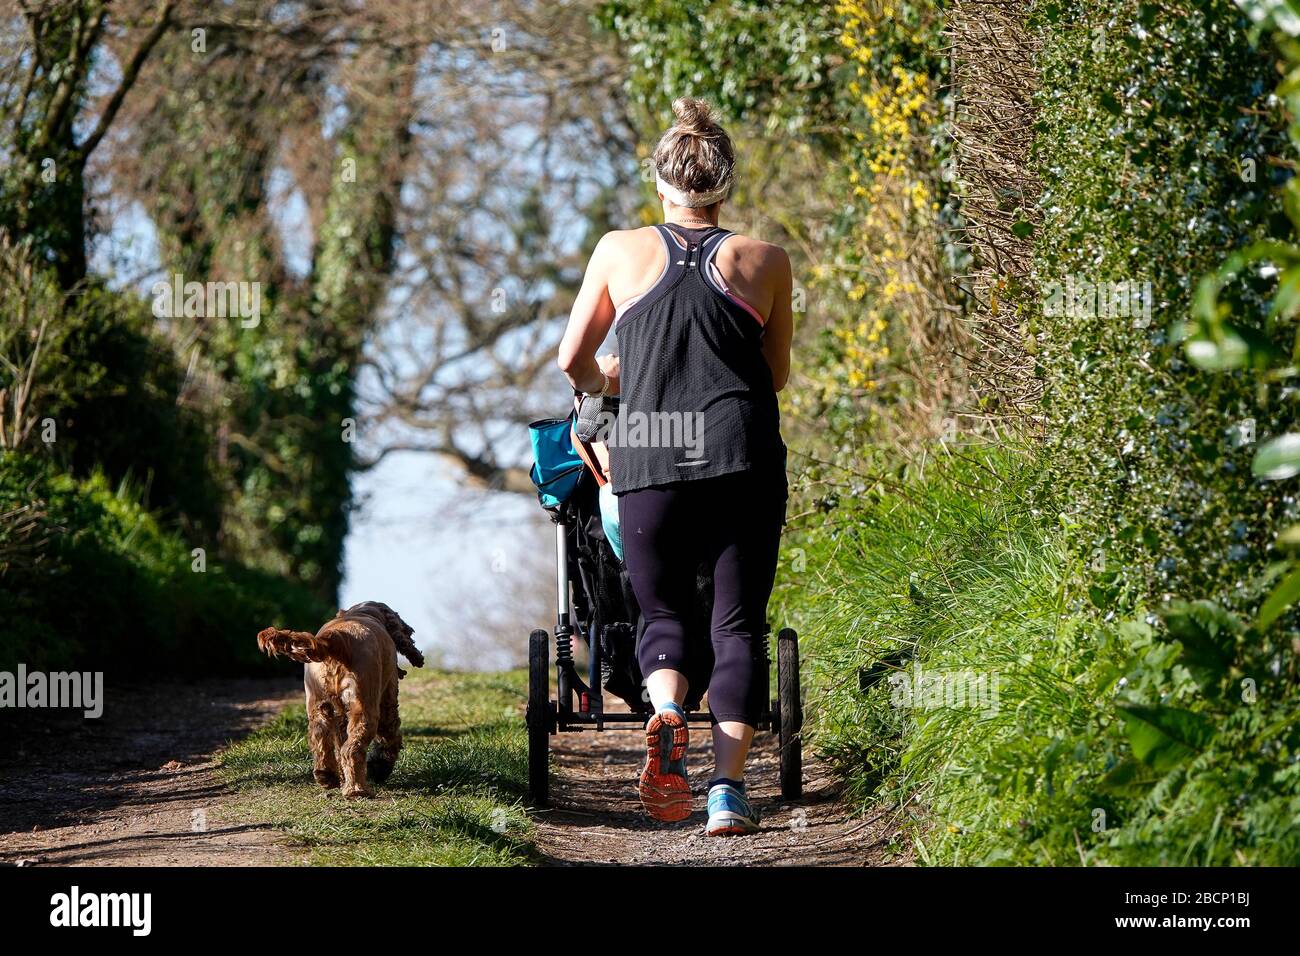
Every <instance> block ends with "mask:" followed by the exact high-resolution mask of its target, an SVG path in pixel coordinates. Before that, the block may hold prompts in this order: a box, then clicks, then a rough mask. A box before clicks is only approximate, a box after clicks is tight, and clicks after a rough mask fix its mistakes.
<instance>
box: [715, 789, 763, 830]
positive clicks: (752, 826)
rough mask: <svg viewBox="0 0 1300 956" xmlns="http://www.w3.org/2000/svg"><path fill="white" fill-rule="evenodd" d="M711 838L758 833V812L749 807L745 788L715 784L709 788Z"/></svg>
mask: <svg viewBox="0 0 1300 956" xmlns="http://www.w3.org/2000/svg"><path fill="white" fill-rule="evenodd" d="M705 832H706V833H708V835H709V836H741V835H743V834H746V833H757V832H758V811H757V810H755V809H754V808H753V807H751V806H750V805H749V798H748V797H746V796H745V786H744V784H741V785H740V786H739V787H735V786H732V785H731V784H729V783H715V784H714V785H713V786H711V787H709V823H708V826H707V827H706V829H705Z"/></svg>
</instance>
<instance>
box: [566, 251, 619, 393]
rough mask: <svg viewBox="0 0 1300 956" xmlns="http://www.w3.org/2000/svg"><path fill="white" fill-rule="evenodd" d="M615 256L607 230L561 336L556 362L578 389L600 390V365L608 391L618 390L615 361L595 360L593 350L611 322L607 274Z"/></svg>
mask: <svg viewBox="0 0 1300 956" xmlns="http://www.w3.org/2000/svg"><path fill="white" fill-rule="evenodd" d="M615 255H616V250H615V242H614V234H613V233H606V234H605V235H604V236H602V237H601V239H600V241H599V242H598V243H596V248H595V249H594V250H593V251H592V253H591V260H590V261H589V262H588V263H587V272H586V274H585V275H584V276H583V279H582V288H580V289H579V290H578V295H577V297H576V298H575V299H574V301H573V309H572V310H571V311H570V312H569V324H568V326H566V327H565V330H564V337H563V338H562V339H560V353H559V356H558V358H557V364H558V365H559V366H560V370H561V371H562V372H564V374H565V375H566V376H567V377H568V379H569V382H570V383H571V384H572V385H573V387H574V388H576V389H577V390H578V391H581V392H599V391H600V388H601V385H602V384H603V382H604V378H603V377H602V368H601V366H602V365H606V366H607V368H606V370H605V371H606V373H607V374H608V372H609V370H610V368H612V370H613V372H614V374H612V375H610V383H609V391H610V393H611V394H616V393H617V392H618V375H617V368H618V366H617V363H616V362H615V363H609V362H597V360H596V350H597V349H598V348H600V343H601V342H603V341H605V336H606V335H607V334H609V327H610V325H612V324H613V322H614V303H613V300H611V299H610V297H609V275H610V270H611V266H612V262H613V259H614V256H615Z"/></svg>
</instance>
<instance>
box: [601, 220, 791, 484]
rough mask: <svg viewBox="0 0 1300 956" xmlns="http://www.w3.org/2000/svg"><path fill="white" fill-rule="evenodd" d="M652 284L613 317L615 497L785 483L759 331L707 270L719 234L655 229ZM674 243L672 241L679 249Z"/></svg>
mask: <svg viewBox="0 0 1300 956" xmlns="http://www.w3.org/2000/svg"><path fill="white" fill-rule="evenodd" d="M655 229H656V230H658V232H659V237H660V239H662V240H663V243H664V248H665V250H666V252H667V257H668V258H667V264H666V265H665V266H664V271H663V274H662V275H660V277H659V280H658V281H657V282H656V283H655V284H654V285H653V286H651V287H650V289H649V290H648V291H647V292H646V293H645V294H644V295H643V296H642V297H641V298H640V300H638V301H637V302H636V303H635V304H634V305H632V307H631V308H629V309H628V310H627V312H625V313H624V314H623V315H622V316H620V317H619V319H618V323H617V325H616V327H615V333H616V335H617V337H618V350H619V370H620V371H619V375H620V380H619V387H620V404H619V414H618V423H617V427H616V428H615V429H614V433H613V434H612V435H611V437H610V441H609V446H610V447H609V464H610V475H611V477H612V479H613V486H614V491H615V492H616V493H618V494H623V493H625V492H629V491H637V490H639V489H642V488H654V487H659V486H661V485H668V484H673V483H676V482H680V481H691V480H696V479H700V478H712V477H716V476H718V475H728V474H733V473H735V472H740V471H754V472H760V473H763V474H765V475H768V476H771V477H772V478H774V479H779V480H780V481H782V482H784V480H785V444H784V443H783V442H782V441H781V425H780V415H779V413H778V411H777V403H776V392H775V391H774V389H773V387H772V370H771V368H770V367H769V366H768V364H767V359H766V358H764V356H763V352H762V341H763V324H762V323H761V322H760V321H759V319H757V318H756V317H755V316H754V315H753V314H751V313H750V312H749V311H748V310H747V309H746V308H745V307H744V306H742V305H741V304H740V303H739V302H737V301H736V300H734V299H732V298H730V297H728V296H727V294H726V293H725V292H724V291H723V290H722V288H720V287H719V286H718V285H717V284H716V283H715V281H714V280H713V278H712V277H711V276H710V275H709V272H708V269H709V266H710V264H711V263H712V261H713V256H714V255H715V254H716V253H717V251H718V247H719V246H720V245H721V244H722V241H723V239H725V238H726V237H727V236H729V235H730V233H729V232H727V231H726V230H725V229H721V228H719V227H717V226H708V227H705V228H703V229H686V228H683V227H670V226H663V225H660V226H655ZM679 240H680V241H679Z"/></svg>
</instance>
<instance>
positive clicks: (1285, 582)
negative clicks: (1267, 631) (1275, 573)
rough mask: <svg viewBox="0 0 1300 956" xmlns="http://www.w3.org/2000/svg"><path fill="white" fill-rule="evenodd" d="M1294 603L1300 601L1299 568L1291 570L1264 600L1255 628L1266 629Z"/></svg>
mask: <svg viewBox="0 0 1300 956" xmlns="http://www.w3.org/2000/svg"><path fill="white" fill-rule="evenodd" d="M1296 601H1300V568H1294V569H1292V571H1291V573H1290V574H1288V575H1287V576H1286V577H1284V578H1283V579H1282V580H1281V581H1279V582H1278V583H1277V587H1275V588H1273V590H1272V592H1271V593H1270V594H1269V596H1268V597H1267V598H1265V599H1264V603H1263V604H1261V605H1260V608H1259V614H1258V615H1256V617H1255V626H1256V627H1258V628H1259V629H1260V630H1263V629H1264V628H1266V627H1268V626H1269V625H1270V624H1272V623H1273V622H1274V621H1276V620H1277V619H1278V618H1279V617H1281V616H1282V615H1283V613H1285V611H1286V609H1287V608H1289V607H1290V606H1291V605H1292V604H1295V602H1296Z"/></svg>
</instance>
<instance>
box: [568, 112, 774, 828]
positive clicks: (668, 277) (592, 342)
mask: <svg viewBox="0 0 1300 956" xmlns="http://www.w3.org/2000/svg"><path fill="white" fill-rule="evenodd" d="M673 113H674V115H675V116H676V118H677V122H676V124H675V125H674V126H673V127H672V128H671V129H669V130H668V132H666V133H665V134H664V135H663V138H662V139H661V140H660V141H659V144H658V146H657V147H656V149H655V153H654V163H655V170H656V173H657V188H658V192H659V198H660V199H661V200H662V201H663V213H664V223H663V225H659V226H653V227H647V228H643V229H629V230H622V231H616V232H611V233H608V234H607V235H605V236H604V237H603V238H602V239H601V240H600V242H599V243H598V244H597V246H596V249H595V251H594V252H593V253H592V256H591V261H590V263H589V264H588V266H587V272H586V276H585V278H584V280H583V283H582V288H581V290H580V291H579V293H578V296H577V299H576V301H575V303H574V306H573V312H572V314H571V316H570V318H569V324H568V328H567V329H566V330H565V333H564V338H563V340H562V342H561V343H560V354H559V365H560V368H561V369H563V371H564V372H565V374H566V375H567V376H568V378H569V381H570V382H572V383H573V386H574V388H577V389H579V390H581V391H584V392H587V393H589V394H600V395H605V394H618V395H620V399H621V400H620V411H619V415H620V418H621V419H623V421H622V422H620V426H621V427H620V429H619V437H618V438H617V439H613V440H611V447H610V472H611V477H612V484H613V489H614V493H615V494H616V495H617V496H618V507H619V525H620V529H621V535H622V542H623V551H624V556H625V561H626V565H627V571H628V576H629V578H630V580H631V583H632V589H633V591H634V592H635V594H636V598H637V602H638V603H639V604H640V606H641V612H642V615H643V616H644V619H645V632H644V634H643V636H642V639H641V643H640V646H639V647H638V651H637V654H638V659H639V663H640V665H641V672H642V674H643V675H645V679H646V687H647V689H648V691H649V694H650V700H651V703H652V704H653V706H654V709H655V715H654V716H653V717H652V718H651V719H650V722H649V723H648V724H647V725H646V738H647V751H648V752H647V757H646V764H645V769H644V770H643V771H642V773H641V780H640V794H641V802H642V804H643V805H644V807H645V809H646V812H647V813H649V815H650V816H651V817H653V818H655V819H657V820H670V821H672V820H684V819H686V818H687V817H688V816H690V813H691V793H690V788H689V787H688V785H687V782H686V759H685V758H686V748H687V737H688V731H687V725H686V719H685V714H684V712H683V710H682V706H681V705H682V702H683V701H684V700H685V699H686V692H687V683H686V677H685V675H684V673H683V670H684V661H685V659H686V641H687V634H686V632H685V630H684V622H685V621H687V620H689V619H690V617H691V602H692V601H693V600H694V598H695V587H696V585H695V578H696V571H697V569H698V568H699V567H700V564H701V563H702V562H703V563H705V564H706V565H707V566H708V567H710V568H711V569H712V571H713V588H714V594H713V618H712V623H711V634H710V637H711V640H712V643H713V651H714V660H715V663H714V667H713V674H712V677H711V678H710V681H709V695H708V696H709V710H710V712H711V714H712V717H713V748H714V754H715V761H716V767H715V771H714V776H713V779H712V781H711V783H710V785H709V799H708V810H709V822H708V828H707V830H708V833H709V834H711V835H723V834H739V833H752V832H754V831H756V830H757V829H758V816H757V814H756V813H755V812H754V810H753V809H752V807H751V806H750V803H749V800H748V799H747V797H746V794H745V783H744V779H745V759H746V757H747V755H748V753H749V746H750V742H751V740H752V739H753V736H754V725H755V723H756V722H757V719H758V714H759V712H760V710H761V709H762V708H763V706H764V705H765V703H766V701H763V700H760V699H758V695H760V694H762V693H763V687H764V686H765V681H763V680H762V676H763V675H761V674H756V673H755V669H756V668H755V656H756V655H755V650H756V647H757V642H759V641H761V640H763V635H764V631H765V630H766V613H767V601H768V597H769V596H770V594H771V591H772V582H773V578H774V576H775V573H776V562H777V552H778V549H779V546H780V539H781V527H782V525H783V523H784V521H785V502H786V480H785V445H784V443H783V442H782V441H781V433H780V422H779V417H778V413H777V402H776V393H777V392H778V391H780V390H781V389H782V388H783V387H784V386H785V383H786V379H787V378H788V377H789V372H790V339H791V335H792V333H793V324H794V319H793V314H792V311H791V285H792V282H791V275H790V260H789V258H788V257H787V256H786V254H785V252H784V250H782V249H781V248H780V247H778V246H774V245H772V244H770V243H766V242H760V241H758V240H757V239H750V238H748V237H746V236H741V235H737V234H735V233H731V232H728V231H726V230H725V229H722V228H720V227H719V226H718V218H719V214H720V212H721V209H722V203H723V200H725V199H726V198H727V196H728V194H729V193H730V191H731V187H732V183H733V179H734V169H735V153H734V150H733V147H732V144H731V140H730V138H729V137H728V136H727V134H726V132H724V131H723V129H722V128H721V127H720V126H719V125H718V124H717V123H716V122H714V120H713V118H712V115H711V112H710V109H709V107H708V105H707V104H705V103H703V102H701V101H700V100H693V99H679V100H677V101H676V102H675V103H674V104H673ZM611 326H612V327H613V328H614V331H615V334H616V336H617V339H618V350H619V354H618V355H617V356H612V355H607V356H602V357H600V358H599V359H597V358H596V351H597V350H598V349H599V348H600V345H601V342H603V341H604V339H605V336H606V334H607V333H608V332H609V329H610V327H611ZM665 436H669V437H672V438H674V440H671V441H665V440H664V439H665ZM760 659H761V658H760ZM759 666H761V665H759Z"/></svg>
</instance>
